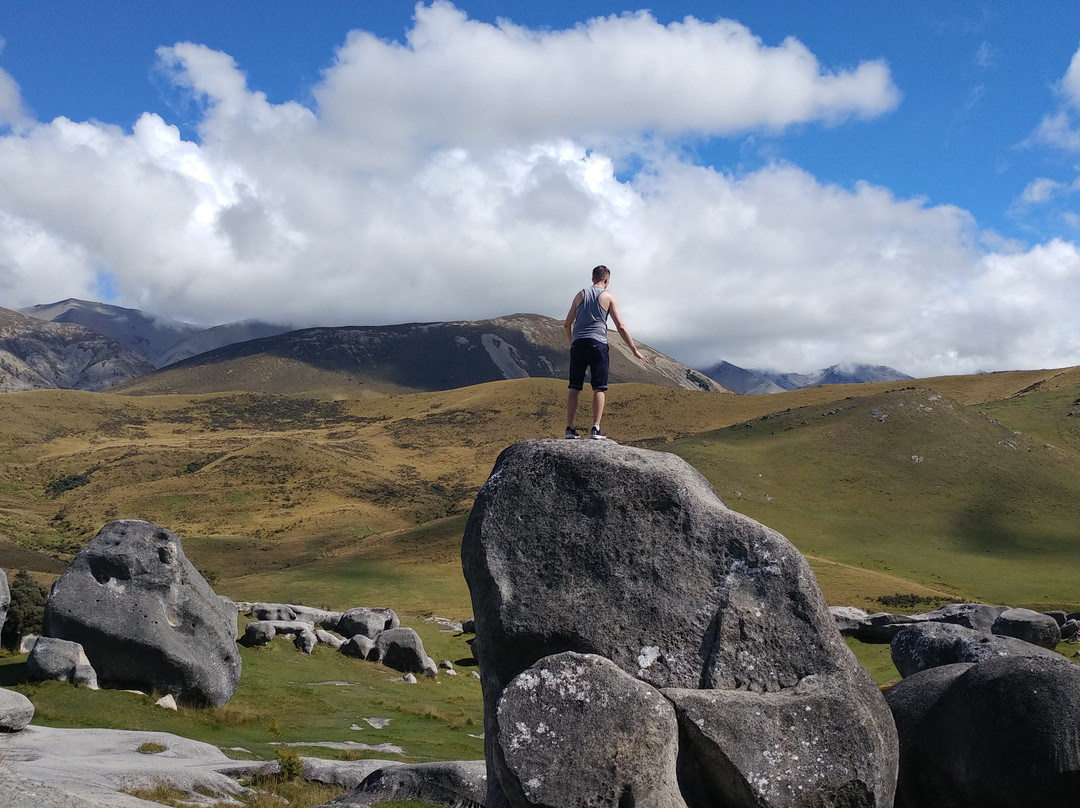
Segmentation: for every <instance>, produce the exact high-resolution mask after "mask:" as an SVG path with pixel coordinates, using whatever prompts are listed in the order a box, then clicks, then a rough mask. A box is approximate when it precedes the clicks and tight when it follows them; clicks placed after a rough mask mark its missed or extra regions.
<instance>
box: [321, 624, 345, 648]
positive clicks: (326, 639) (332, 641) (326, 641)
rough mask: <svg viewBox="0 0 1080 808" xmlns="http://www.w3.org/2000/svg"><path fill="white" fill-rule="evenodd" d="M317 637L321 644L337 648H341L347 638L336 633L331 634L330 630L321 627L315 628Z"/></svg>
mask: <svg viewBox="0 0 1080 808" xmlns="http://www.w3.org/2000/svg"><path fill="white" fill-rule="evenodd" d="M315 639H317V640H318V641H319V642H320V643H321V644H323V645H329V646H330V647H331V648H333V649H335V650H337V649H339V648H341V646H342V644H343V643H344V642H345V639H344V638H343V637H339V636H337V635H336V634H331V633H330V632H329V631H326V630H325V629H321V628H320V629H316V630H315Z"/></svg>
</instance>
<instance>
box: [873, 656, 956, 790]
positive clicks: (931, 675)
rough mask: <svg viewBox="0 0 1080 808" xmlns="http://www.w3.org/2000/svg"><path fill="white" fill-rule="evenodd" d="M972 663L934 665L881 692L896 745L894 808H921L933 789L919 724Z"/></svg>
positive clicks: (930, 765)
mask: <svg viewBox="0 0 1080 808" xmlns="http://www.w3.org/2000/svg"><path fill="white" fill-rule="evenodd" d="M973 665H974V663H972V662H961V663H956V664H951V665H938V666H936V667H933V668H927V669H926V670H923V671H919V672H917V673H913V674H912V675H910V676H908V677H907V678H905V679H903V680H902V681H900V682H898V683H896V684H895V685H893V686H892V687H890V688H889V689H888V690H887V691H886V692H885V701H886V703H888V705H889V709H890V710H891V711H892V714H893V719H894V720H895V721H896V734H897V738H898V740H899V742H900V768H899V776H898V779H897V784H896V807H895V808H921V806H922V803H921V802H920V800H921V799H922V796H923V795H924V794H926V793H928V789H931V788H933V779H934V777H935V776H936V775H935V774H934V772H935V771H936V762H935V761H934V760H932V759H931V760H924V759H923V754H924V752H926V751H927V750H926V749H925V748H924V744H923V743H922V741H921V740H920V733H921V732H922V722H923V720H924V719H925V718H926V716H927V715H928V714H929V713H930V712H931V711H932V710H933V708H934V707H935V706H936V705H937V703H938V701H939V700H940V699H941V695H942V694H943V693H944V692H945V691H946V690H948V689H949V688H950V687H952V684H953V682H955V681H956V679H957V678H958V677H960V676H961V675H963V674H964V673H966V672H967V671H968V670H969V669H970V668H972V667H973Z"/></svg>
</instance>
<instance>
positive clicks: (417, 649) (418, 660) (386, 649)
mask: <svg viewBox="0 0 1080 808" xmlns="http://www.w3.org/2000/svg"><path fill="white" fill-rule="evenodd" d="M367 658H368V659H369V660H371V661H372V662H381V663H382V664H384V665H385V666H386V667H388V668H393V669H394V670H396V671H401V672H402V673H423V674H425V675H429V676H434V675H435V673H436V672H437V671H438V669H437V668H436V666H435V662H434V661H433V660H432V659H431V657H429V656H428V655H427V652H426V651H425V650H424V641H423V640H422V639H420V635H419V634H417V633H416V631H415V630H413V629H411V628H391V629H387V630H386V631H383V632H380V633H379V635H378V636H377V637H376V638H375V645H374V647H373V648H372V650H371V651H370V652H369V653H368V657H367Z"/></svg>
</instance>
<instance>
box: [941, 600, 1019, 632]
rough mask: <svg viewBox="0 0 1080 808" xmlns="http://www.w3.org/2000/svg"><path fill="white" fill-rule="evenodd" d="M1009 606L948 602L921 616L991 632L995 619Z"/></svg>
mask: <svg viewBox="0 0 1080 808" xmlns="http://www.w3.org/2000/svg"><path fill="white" fill-rule="evenodd" d="M1008 608H1009V607H1008V606H990V605H988V604H985V603H946V604H945V605H944V606H942V607H941V608H939V609H935V610H934V611H932V612H926V613H925V614H923V615H921V616H922V617H923V618H925V619H926V620H929V621H931V622H934V623H950V624H952V625H954V626H963V627H964V628H970V629H974V630H975V631H981V632H982V633H983V634H989V633H990V629H991V628H993V625H994V621H995V620H997V619H998V617H999V616H1000V615H1001V613H1002V612H1004V611H1006V610H1007V609H1008Z"/></svg>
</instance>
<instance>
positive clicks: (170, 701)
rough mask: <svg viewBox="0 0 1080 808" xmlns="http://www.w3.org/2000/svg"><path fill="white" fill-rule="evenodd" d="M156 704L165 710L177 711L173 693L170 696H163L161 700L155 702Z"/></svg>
mask: <svg viewBox="0 0 1080 808" xmlns="http://www.w3.org/2000/svg"><path fill="white" fill-rule="evenodd" d="M154 704H156V705H157V706H158V707H162V708H164V709H166V710H175V709H177V707H176V699H175V698H174V697H173V695H172V694H171V693H170V694H169V695H167V696H162V697H161V698H160V699H158V700H157V701H155V702H154Z"/></svg>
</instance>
